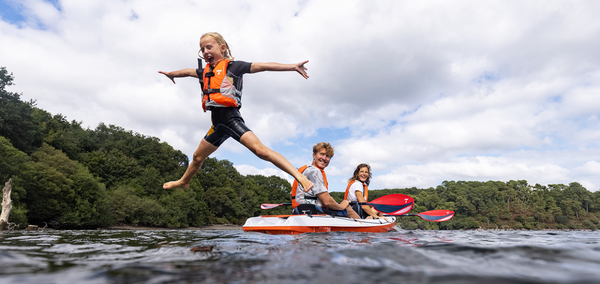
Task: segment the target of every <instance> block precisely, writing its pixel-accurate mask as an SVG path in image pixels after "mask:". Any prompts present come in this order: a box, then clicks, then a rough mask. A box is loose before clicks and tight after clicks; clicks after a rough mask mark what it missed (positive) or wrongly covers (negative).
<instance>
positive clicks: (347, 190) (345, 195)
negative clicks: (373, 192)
mask: <svg viewBox="0 0 600 284" xmlns="http://www.w3.org/2000/svg"><path fill="white" fill-rule="evenodd" d="M355 181H356V180H353V181H351V182H349V183H348V187H346V194H344V200H346V199H348V192H350V186H351V185H352V184H353V183H354V182H355ZM361 183H362V184H363V187H364V188H365V194H364V196H365V202H367V201H369V187H368V186H367V185H366V184H364V183H363V182H362V181H361Z"/></svg>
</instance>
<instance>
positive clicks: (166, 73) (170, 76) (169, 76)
mask: <svg viewBox="0 0 600 284" xmlns="http://www.w3.org/2000/svg"><path fill="white" fill-rule="evenodd" d="M158 73H160V74H164V75H165V76H167V77H168V78H169V79H171V81H173V84H175V76H173V75H172V74H171V72H165V71H158Z"/></svg>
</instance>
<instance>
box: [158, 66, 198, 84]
mask: <svg viewBox="0 0 600 284" xmlns="http://www.w3.org/2000/svg"><path fill="white" fill-rule="evenodd" d="M158 73H160V74H164V75H165V76H167V77H169V79H171V81H173V84H175V78H179V77H196V78H198V74H196V69H191V68H188V69H181V70H177V71H171V72H165V71H158Z"/></svg>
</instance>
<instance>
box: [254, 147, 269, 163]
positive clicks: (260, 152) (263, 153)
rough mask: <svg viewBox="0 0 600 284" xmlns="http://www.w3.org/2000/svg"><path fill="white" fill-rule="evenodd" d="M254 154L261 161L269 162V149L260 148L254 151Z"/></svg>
mask: <svg viewBox="0 0 600 284" xmlns="http://www.w3.org/2000/svg"><path fill="white" fill-rule="evenodd" d="M254 154H256V156H258V157H259V158H261V159H263V160H269V157H270V156H271V149H269V148H267V147H265V146H262V147H258V148H256V149H255V151H254Z"/></svg>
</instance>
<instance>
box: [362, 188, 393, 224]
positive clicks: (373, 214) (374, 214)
mask: <svg viewBox="0 0 600 284" xmlns="http://www.w3.org/2000/svg"><path fill="white" fill-rule="evenodd" d="M354 194H356V200H358V202H366V201H365V197H364V196H363V194H362V192H360V191H358V190H357V191H355V192H354ZM360 207H361V208H362V210H364V211H365V212H367V214H369V216H371V217H373V219H379V217H383V216H379V214H377V211H375V209H373V208H371V206H369V205H361V206H360ZM383 218H384V219H385V221H386V222H388V223H389V222H390V221H389V220H388V218H385V217H383Z"/></svg>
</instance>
